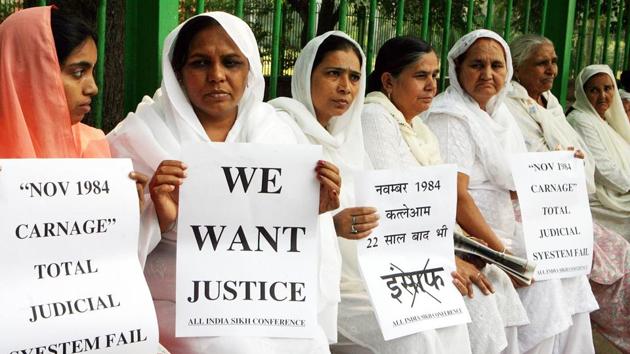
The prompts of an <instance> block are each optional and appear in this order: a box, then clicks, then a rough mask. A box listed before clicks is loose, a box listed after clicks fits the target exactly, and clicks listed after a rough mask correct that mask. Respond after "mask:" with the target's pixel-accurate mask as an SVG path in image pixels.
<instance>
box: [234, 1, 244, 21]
mask: <svg viewBox="0 0 630 354" xmlns="http://www.w3.org/2000/svg"><path fill="white" fill-rule="evenodd" d="M243 3H244V1H243V0H236V2H235V3H234V14H235V15H236V16H238V17H239V18H243V16H244V14H245V13H244V12H243V7H244V6H243Z"/></svg>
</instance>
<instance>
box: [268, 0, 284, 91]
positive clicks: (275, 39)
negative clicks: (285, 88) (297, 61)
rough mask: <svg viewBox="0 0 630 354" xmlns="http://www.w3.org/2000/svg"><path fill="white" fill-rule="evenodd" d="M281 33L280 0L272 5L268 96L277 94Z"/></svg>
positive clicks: (276, 0)
mask: <svg viewBox="0 0 630 354" xmlns="http://www.w3.org/2000/svg"><path fill="white" fill-rule="evenodd" d="M281 34H282V0H275V1H274V5H273V32H272V33H271V36H272V37H271V76H270V77H269V98H275V97H276V96H277V95H278V74H279V72H280V35H281Z"/></svg>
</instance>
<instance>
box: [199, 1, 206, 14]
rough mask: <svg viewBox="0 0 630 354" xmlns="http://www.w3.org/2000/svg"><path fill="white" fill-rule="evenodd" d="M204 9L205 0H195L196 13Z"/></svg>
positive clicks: (202, 11) (200, 12)
mask: <svg viewBox="0 0 630 354" xmlns="http://www.w3.org/2000/svg"><path fill="white" fill-rule="evenodd" d="M205 11H206V1H205V0H197V14H202V13H204V12H205Z"/></svg>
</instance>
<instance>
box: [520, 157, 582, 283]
mask: <svg viewBox="0 0 630 354" xmlns="http://www.w3.org/2000/svg"><path fill="white" fill-rule="evenodd" d="M511 161H512V162H511V163H512V175H513V176H514V183H515V184H516V190H517V192H518V200H519V204H520V207H521V215H522V218H523V233H524V235H525V246H526V250H527V259H530V260H533V261H535V262H537V264H538V265H537V267H536V273H535V276H534V278H535V279H536V280H545V279H553V278H567V277H573V276H576V275H581V274H589V273H590V271H591V264H592V260H593V219H592V217H591V209H590V207H589V202H588V194H587V192H586V179H585V177H584V176H585V174H584V162H583V160H580V159H576V158H574V157H573V152H571V151H555V152H531V153H525V154H516V155H514V158H513V159H512V160H511Z"/></svg>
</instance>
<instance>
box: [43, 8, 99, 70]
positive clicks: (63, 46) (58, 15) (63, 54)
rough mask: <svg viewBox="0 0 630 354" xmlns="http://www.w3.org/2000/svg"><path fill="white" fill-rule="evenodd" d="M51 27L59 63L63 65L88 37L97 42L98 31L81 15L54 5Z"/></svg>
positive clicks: (51, 13) (51, 14)
mask: <svg viewBox="0 0 630 354" xmlns="http://www.w3.org/2000/svg"><path fill="white" fill-rule="evenodd" d="M50 29H51V31H52V35H53V39H54V41H55V49H56V50H57V60H58V61H59V65H63V63H64V62H65V61H66V59H67V58H68V56H69V55H70V53H72V51H73V50H74V49H75V48H77V47H78V46H79V45H81V43H83V42H84V41H85V40H86V39H88V38H92V39H93V40H94V41H95V42H96V33H94V31H93V30H92V29H91V28H90V26H88V25H87V24H86V23H85V22H84V21H83V20H82V19H81V18H80V17H79V16H77V15H76V14H71V13H69V12H65V11H63V10H59V9H56V8H54V7H53V8H52V10H51V12H50Z"/></svg>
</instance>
